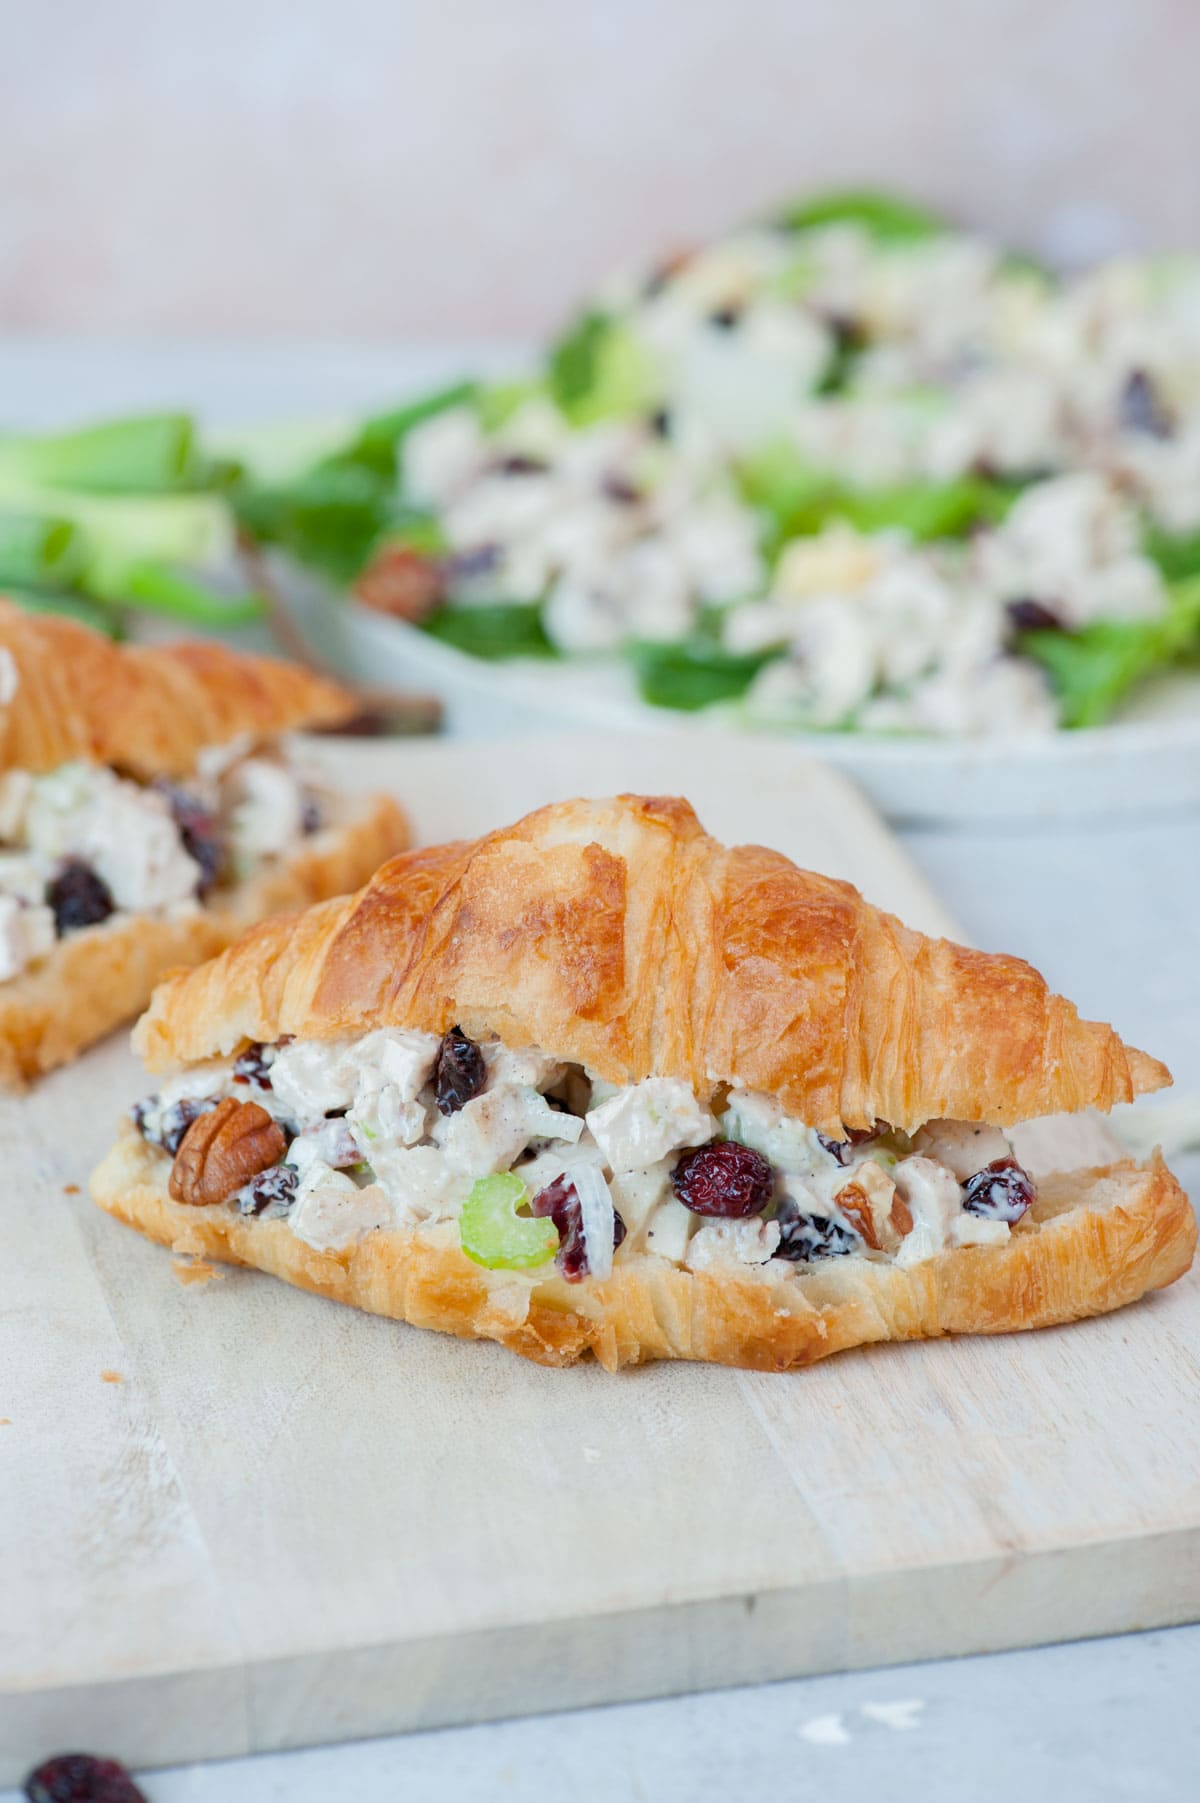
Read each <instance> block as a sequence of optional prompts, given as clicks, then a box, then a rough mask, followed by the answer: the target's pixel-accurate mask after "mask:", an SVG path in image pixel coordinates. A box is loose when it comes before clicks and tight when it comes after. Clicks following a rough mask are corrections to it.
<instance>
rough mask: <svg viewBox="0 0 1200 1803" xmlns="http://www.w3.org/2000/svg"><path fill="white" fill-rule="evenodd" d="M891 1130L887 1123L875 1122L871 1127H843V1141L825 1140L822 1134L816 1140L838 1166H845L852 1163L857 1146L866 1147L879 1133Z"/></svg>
mask: <svg viewBox="0 0 1200 1803" xmlns="http://www.w3.org/2000/svg"><path fill="white" fill-rule="evenodd" d="M891 1130H892V1129H891V1126H890V1124H889V1123H888V1122H887V1121H876V1122H875V1125H874V1126H873V1127H843V1128H842V1132H843V1133H844V1134H845V1135H846V1137H845V1139H826V1137H825V1135H824V1134H823V1133H818V1134H817V1139H818V1140H819V1141H820V1143H821V1145H823V1146H824V1148H825V1150H826V1151H827V1152H828V1154H829V1156H830V1157H831V1158H836V1159H837V1162H838V1163H839V1164H842V1165H846V1164H850V1163H851V1162H852V1161H853V1158H854V1152H855V1149H856V1148H857V1147H858V1146H865V1145H868V1144H869V1143H870V1141H871V1140H873V1139H878V1138H879V1136H880V1134H881V1133H890V1132H891Z"/></svg>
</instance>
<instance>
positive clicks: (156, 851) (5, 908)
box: [0, 739, 317, 981]
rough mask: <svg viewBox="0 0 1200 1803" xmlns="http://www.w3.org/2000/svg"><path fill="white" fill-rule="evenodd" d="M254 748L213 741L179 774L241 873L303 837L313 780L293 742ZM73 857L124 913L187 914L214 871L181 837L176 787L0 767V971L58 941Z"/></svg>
mask: <svg viewBox="0 0 1200 1803" xmlns="http://www.w3.org/2000/svg"><path fill="white" fill-rule="evenodd" d="M250 749H251V747H250V742H249V741H248V740H246V739H239V740H235V741H232V742H231V743H230V744H229V745H225V746H214V747H209V748H207V749H206V750H204V751H202V752H201V753H200V755H199V758H198V760H197V768H196V771H195V773H194V774H193V775H192V776H191V777H188V778H185V779H183V780H182V781H181V782H180V783H179V784H178V785H177V790H178V792H180V793H182V794H183V795H185V796H186V797H187V800H188V804H189V805H190V806H192V807H194V808H195V809H196V810H198V812H199V813H200V814H201V815H204V816H211V818H212V819H213V821H214V822H215V823H216V827H217V830H219V831H220V832H221V833H222V835H223V836H224V839H225V843H226V846H227V850H228V854H229V867H230V874H231V875H232V876H233V877H234V879H235V880H240V879H241V878H243V877H245V876H248V875H250V874H251V873H252V872H253V871H254V870H255V869H257V868H258V866H259V865H260V864H261V863H262V862H263V860H264V859H267V858H271V857H276V856H279V855H280V854H282V853H284V852H286V851H288V850H289V849H290V848H291V847H292V846H294V845H295V844H296V843H297V842H298V841H299V839H300V838H301V836H302V835H303V834H304V833H305V831H306V830H308V827H309V826H310V825H311V821H309V820H308V819H307V818H306V808H307V807H308V806H309V804H310V800H311V797H312V795H313V793H314V792H315V790H316V786H317V785H316V784H315V781H314V777H313V775H312V773H311V772H309V771H307V770H305V769H304V768H303V767H302V766H300V765H299V764H298V763H297V762H296V761H295V759H294V757H293V756H292V754H291V751H290V748H289V747H287V746H286V745H283V744H280V745H279V746H277V747H274V748H268V749H266V750H263V751H261V752H259V753H256V754H255V755H253V756H249V755H247V754H248V752H249V750H250ZM74 863H79V864H82V865H84V866H86V869H87V872H88V873H90V876H91V877H92V878H95V879H98V880H99V883H100V884H102V885H103V890H104V891H106V892H107V897H108V903H109V904H110V906H111V914H112V915H117V916H128V915H134V914H152V915H160V916H162V915H166V916H172V917H173V916H175V915H178V914H180V913H187V912H188V911H190V910H191V909H193V908H195V907H196V906H198V905H202V900H201V897H202V893H203V892H204V891H205V890H206V888H207V885H208V882H209V880H210V879H211V875H212V872H211V871H209V870H205V869H204V868H203V867H202V864H201V863H200V862H199V861H198V858H197V857H195V856H193V855H192V854H191V851H190V850H189V845H188V843H185V838H184V830H183V827H182V826H181V824H180V821H179V820H178V819H177V818H176V815H175V813H174V812H173V807H172V796H171V793H170V792H169V790H168V789H165V788H164V789H159V788H156V787H154V786H149V785H144V784H141V783H137V782H134V781H132V780H130V779H129V778H127V777H123V776H119V775H118V774H117V773H116V772H115V771H114V770H111V769H109V768H108V767H107V766H105V765H99V764H87V763H83V762H73V763H68V764H63V765H60V766H59V768H58V769H56V770H51V771H48V772H45V773H43V774H38V775H35V774H33V773H32V772H30V771H26V770H10V771H7V772H5V773H4V775H3V776H0V981H3V980H5V979H6V978H9V977H13V976H16V975H19V974H20V972H21V971H22V970H24V969H27V968H28V967H29V966H30V965H31V964H33V963H36V962H37V960H38V959H40V958H42V957H44V956H46V955H47V954H48V953H49V952H50V951H52V950H53V947H54V941H55V936H56V928H55V915H54V912H53V909H52V908H51V907H50V906H49V905H48V903H49V902H50V901H51V900H53V898H52V897H51V896H50V895H49V894H48V891H49V888H50V885H51V884H52V883H53V882H54V881H55V879H56V878H57V877H58V876H59V874H60V873H61V872H62V871H63V869H64V867H65V866H67V865H69V864H74ZM13 904H19V905H17V906H14V905H13ZM102 918H108V916H103V917H102ZM93 923H96V924H98V922H97V921H96V917H95V916H93ZM65 930H67V931H78V930H80V929H79V926H77V925H75V924H74V923H72V924H71V925H70V926H69V927H67V928H66V929H65Z"/></svg>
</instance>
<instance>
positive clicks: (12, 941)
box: [0, 601, 408, 1084]
mask: <svg viewBox="0 0 1200 1803" xmlns="http://www.w3.org/2000/svg"><path fill="white" fill-rule="evenodd" d="M353 711H354V702H353V698H352V697H351V696H350V695H349V694H348V693H347V692H346V691H345V690H343V689H340V688H339V687H338V686H337V685H336V684H335V683H332V682H328V681H326V680H324V679H323V678H321V677H318V676H314V675H312V674H311V673H309V672H308V671H306V670H303V669H300V668H298V667H295V666H292V665H289V664H286V663H282V662H279V661H278V660H276V659H272V658H266V657H251V656H245V655H241V654H239V653H236V652H233V651H230V650H227V649H226V648H225V647H223V646H220V645H215V644H206V643H205V644H202V643H195V644H193V643H180V644H174V645H169V646H163V647H159V646H142V645H120V646H118V645H114V644H112V643H111V642H110V641H109V640H107V639H106V638H104V637H102V636H101V635H100V634H98V633H95V632H92V631H90V630H89V629H88V628H86V627H84V626H80V625H78V624H76V623H75V622H74V621H71V620H68V619H64V618H62V617H60V616H57V615H53V614H41V615H32V614H27V613H24V612H23V611H21V610H20V609H19V608H17V607H14V606H13V605H11V604H10V603H8V602H5V601H0V1083H8V1084H16V1083H20V1082H22V1081H23V1080H25V1079H27V1078H29V1077H32V1076H35V1075H37V1074H38V1073H40V1072H42V1071H46V1070H49V1069H51V1068H53V1067H54V1066H56V1065H59V1064H62V1063H65V1062H66V1061H68V1060H69V1059H71V1058H73V1057H74V1056H76V1054H77V1053H78V1052H79V1051H81V1050H82V1049H83V1048H84V1047H86V1046H88V1045H90V1044H91V1043H93V1042H94V1041H95V1040H97V1039H99V1038H101V1037H102V1036H103V1035H104V1034H105V1033H107V1032H109V1031H111V1029H112V1028H113V1027H115V1026H118V1025H120V1023H121V1022H122V1021H125V1020H128V1019H130V1018H132V1017H133V1016H135V1015H137V1014H138V1013H139V1012H140V1011H141V1009H143V1008H144V1007H145V1006H146V1003H147V1001H148V1000H149V998H150V995H151V993H152V991H153V988H154V984H155V983H156V981H157V980H158V979H159V978H160V977H161V976H162V975H163V973H164V972H165V971H167V970H169V969H172V968H174V967H176V966H179V965H184V964H195V963H197V962H198V961H199V960H201V959H203V958H206V957H210V956H212V955H213V954H214V953H215V952H218V951H220V950H221V948H222V947H223V946H226V945H228V944H230V943H231V941H233V940H234V939H236V938H237V937H238V935H239V934H240V933H241V932H243V931H244V929H245V928H246V927H247V926H249V925H250V924H252V923H253V922H254V921H256V920H259V919H262V918H263V917H264V916H265V915H267V914H270V913H272V912H274V911H275V910H277V909H280V908H295V907H297V906H304V905H306V904H307V903H309V902H312V901H316V900H319V899H321V898H323V897H325V896H328V895H334V894H338V893H340V892H342V891H344V890H345V889H348V888H351V887H353V886H354V884H356V883H360V882H362V881H363V880H364V878H365V877H366V876H367V875H369V874H370V872H371V871H372V870H374V869H376V868H377V867H378V865H379V864H380V862H381V861H382V860H383V859H384V858H386V857H388V856H389V855H390V854H391V853H393V852H395V851H397V850H399V849H400V848H401V847H402V846H404V845H405V844H406V843H407V840H408V827H407V822H406V821H405V819H404V817H403V815H402V813H401V812H400V810H399V808H398V807H397V806H396V804H395V803H394V802H393V801H392V800H391V799H390V798H388V797H386V796H376V797H373V798H370V799H369V800H366V801H360V802H351V801H349V800H348V799H347V798H345V797H341V796H338V795H336V794H333V793H327V794H322V795H321V796H320V798H319V806H318V798H317V797H316V794H315V792H314V793H312V794H307V792H306V791H304V788H303V784H302V782H301V779H300V775H299V773H298V770H297V769H296V768H294V767H293V763H292V761H291V760H290V759H289V757H288V756H287V755H286V754H285V752H284V751H283V749H282V748H281V747H280V744H279V740H280V735H282V734H284V733H288V732H291V731H292V730H294V729H300V728H305V727H321V726H333V725H336V724H338V723H339V722H341V721H342V720H345V719H346V718H348V717H349V715H350V714H351V713H352V712H353ZM253 781H257V782H258V784H259V788H260V790H261V793H260V794H259V795H258V798H257V801H256V800H255V796H254V794H253V793H252V792H247V793H244V792H243V791H245V790H246V786H247V784H249V786H250V791H252V790H253ZM239 785H241V787H240V788H239ZM289 785H290V786H289ZM306 794H307V800H306V799H305V797H306ZM239 795H240V797H241V799H240V800H239V799H238V798H239ZM302 805H303V806H304V807H306V808H307V809H308V810H309V817H308V819H307V821H306V822H305V823H304V825H303V827H302V826H301V813H300V810H301V808H302ZM223 809H224V811H225V813H226V814H228V815H232V816H233V817H234V826H235V827H237V826H238V825H239V820H240V825H241V826H243V827H247V822H248V821H250V819H251V816H254V815H255V811H256V809H257V831H258V836H259V839H260V840H264V841H265V842H266V843H265V844H264V845H260V846H259V847H258V848H257V849H255V847H254V846H253V845H250V846H249V848H248V847H247V844H243V843H240V842H239V844H238V845H236V846H235V847H234V850H236V854H237V855H236V856H233V855H227V851H228V848H226V850H222V846H221V844H220V842H219V841H220V834H219V832H218V827H219V826H220V819H219V817H220V815H221V813H222V810H223ZM239 810H240V815H239ZM289 810H291V811H292V812H294V813H295V815H296V820H295V825H296V830H295V831H294V832H292V833H291V835H290V836H286V835H284V834H283V833H282V832H281V830H280V820H281V818H283V817H285V816H287V815H288V813H289ZM272 815H274V819H272ZM318 815H320V818H318ZM226 824H228V822H226ZM251 824H253V822H251ZM252 837H253V835H252V834H251V833H250V832H249V828H248V827H247V832H246V834H243V838H244V839H245V838H252ZM285 837H286V842H284V839H285ZM233 839H234V840H236V839H237V833H236V832H235V833H234V834H233ZM221 862H223V864H224V866H225V867H224V868H222V869H221V870H220V872H218V870H217V865H218V863H221Z"/></svg>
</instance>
